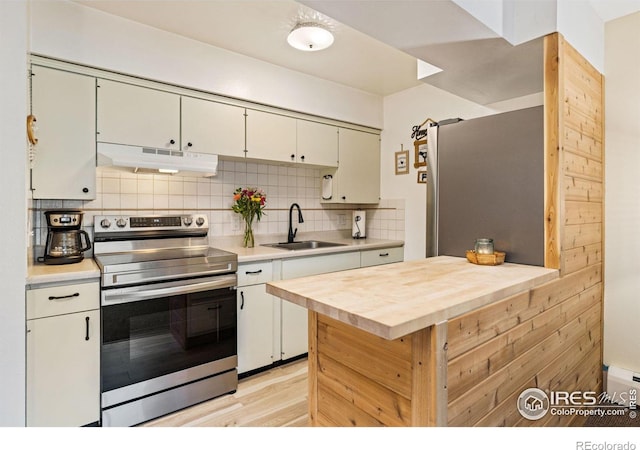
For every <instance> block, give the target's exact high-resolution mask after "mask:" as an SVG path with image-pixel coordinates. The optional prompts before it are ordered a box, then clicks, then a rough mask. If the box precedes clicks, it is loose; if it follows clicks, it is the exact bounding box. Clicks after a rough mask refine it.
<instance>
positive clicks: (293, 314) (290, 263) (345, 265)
mask: <svg viewBox="0 0 640 450" xmlns="http://www.w3.org/2000/svg"><path fill="white" fill-rule="evenodd" d="M359 267H360V252H348V253H336V254H333V255H320V256H307V257H303V258H291V259H285V260H283V261H282V279H283V280H289V279H291V278H299V277H308V276H311V275H320V274H322V273H329V272H338V271H341V270H349V269H357V268H359ZM281 308H282V334H281V338H280V339H281V347H282V359H290V358H295V357H296V356H299V355H302V354H304V353H307V351H308V335H307V332H308V331H307V330H308V322H307V317H308V311H307V308H303V307H302V306H298V305H295V304H293V303H291V302H288V301H286V300H281Z"/></svg>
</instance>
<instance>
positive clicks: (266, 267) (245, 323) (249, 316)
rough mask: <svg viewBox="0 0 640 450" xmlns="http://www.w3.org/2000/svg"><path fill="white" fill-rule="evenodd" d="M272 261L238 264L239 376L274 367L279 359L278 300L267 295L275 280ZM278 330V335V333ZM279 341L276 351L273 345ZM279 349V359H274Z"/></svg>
mask: <svg viewBox="0 0 640 450" xmlns="http://www.w3.org/2000/svg"><path fill="white" fill-rule="evenodd" d="M272 266H273V264H272V262H271V261H267V262H258V263H250V264H239V265H238V290H237V305H238V306H237V307H238V373H239V374H242V373H245V372H249V371H251V370H255V369H259V368H261V367H265V366H268V365H271V364H272V363H274V362H275V361H277V360H280V355H279V336H280V332H279V329H277V330H276V325H277V324H278V323H279V320H276V318H275V316H276V314H277V312H278V311H279V309H276V308H278V307H279V301H280V300H279V299H276V298H275V297H273V296H272V295H270V294H267V293H266V290H265V283H266V282H267V281H271V280H272ZM276 331H277V332H276ZM276 341H277V348H276V349H274V344H275V343H276ZM274 350H277V352H278V353H277V355H278V357H277V358H275V357H274V355H276V352H275V351H274Z"/></svg>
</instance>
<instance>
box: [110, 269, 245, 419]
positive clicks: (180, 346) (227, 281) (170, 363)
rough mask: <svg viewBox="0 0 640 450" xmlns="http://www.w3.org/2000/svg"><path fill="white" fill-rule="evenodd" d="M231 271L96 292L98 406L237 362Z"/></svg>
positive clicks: (158, 389)
mask: <svg viewBox="0 0 640 450" xmlns="http://www.w3.org/2000/svg"><path fill="white" fill-rule="evenodd" d="M236 281H237V278H236V275H235V274H229V275H218V276H214V277H205V278H197V279H191V280H181V281H172V282H167V283H155V284H149V285H144V286H133V287H126V288H115V289H105V290H103V291H102V293H101V297H102V298H101V306H102V344H101V387H102V393H103V395H102V397H103V408H104V407H108V406H110V405H114V404H118V403H122V402H126V401H129V400H131V399H134V398H138V397H141V396H144V395H149V394H151V393H153V392H159V391H161V390H163V389H168V388H171V387H173V386H177V385H181V384H185V383H188V382H191V381H194V380H197V379H201V378H205V377H207V376H211V375H214V374H216V373H220V372H224V371H225V370H232V369H235V367H236V365H237V357H236V347H237V339H236V291H235V286H236Z"/></svg>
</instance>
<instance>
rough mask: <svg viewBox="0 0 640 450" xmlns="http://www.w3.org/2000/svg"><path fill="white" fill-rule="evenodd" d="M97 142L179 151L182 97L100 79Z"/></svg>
mask: <svg viewBox="0 0 640 450" xmlns="http://www.w3.org/2000/svg"><path fill="white" fill-rule="evenodd" d="M97 92H98V102H97V111H98V112H97V114H98V117H97V124H98V125H97V129H98V135H97V140H98V142H108V143H115V144H125V145H136V146H144V147H153V148H164V149H173V150H178V148H179V147H180V96H179V95H177V94H172V93H170V92H163V91H159V90H156V89H151V88H146V87H140V86H134V85H131V84H126V83H120V82H117V81H111V80H102V79H100V80H98V90H97Z"/></svg>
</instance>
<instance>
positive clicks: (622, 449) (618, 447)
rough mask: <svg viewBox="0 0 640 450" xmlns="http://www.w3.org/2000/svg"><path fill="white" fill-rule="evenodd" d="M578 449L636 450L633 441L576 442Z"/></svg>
mask: <svg viewBox="0 0 640 450" xmlns="http://www.w3.org/2000/svg"><path fill="white" fill-rule="evenodd" d="M576 450H636V444H634V443H633V442H628V441H627V442H607V441H605V442H592V441H578V442H576Z"/></svg>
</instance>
